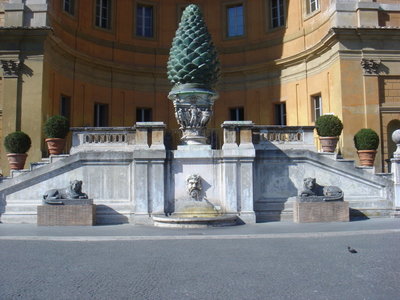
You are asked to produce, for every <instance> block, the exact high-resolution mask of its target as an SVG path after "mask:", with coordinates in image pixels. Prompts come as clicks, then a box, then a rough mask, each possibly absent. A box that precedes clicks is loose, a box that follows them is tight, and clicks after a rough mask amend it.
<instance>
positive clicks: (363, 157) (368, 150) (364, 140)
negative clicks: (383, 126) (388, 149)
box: [354, 128, 379, 167]
mask: <svg viewBox="0 0 400 300" xmlns="http://www.w3.org/2000/svg"><path fill="white" fill-rule="evenodd" d="M354 146H355V147H356V149H357V154H358V158H359V159H360V164H361V165H362V166H366V167H372V166H373V165H374V161H375V155H376V152H377V151H376V149H378V146H379V136H378V134H377V133H376V132H375V131H374V130H372V129H370V128H363V129H360V130H359V131H358V132H357V133H356V134H355V135H354Z"/></svg>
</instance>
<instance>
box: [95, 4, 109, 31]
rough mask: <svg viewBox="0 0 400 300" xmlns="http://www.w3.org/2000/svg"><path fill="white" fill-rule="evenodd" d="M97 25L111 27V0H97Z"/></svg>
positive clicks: (105, 27)
mask: <svg viewBox="0 0 400 300" xmlns="http://www.w3.org/2000/svg"><path fill="white" fill-rule="evenodd" d="M96 26H97V27H100V28H104V29H110V28H111V0H96Z"/></svg>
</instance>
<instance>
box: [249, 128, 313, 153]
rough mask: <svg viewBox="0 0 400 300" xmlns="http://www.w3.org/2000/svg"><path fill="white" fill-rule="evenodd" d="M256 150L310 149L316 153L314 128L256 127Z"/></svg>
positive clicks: (254, 133) (254, 135)
mask: <svg viewBox="0 0 400 300" xmlns="http://www.w3.org/2000/svg"><path fill="white" fill-rule="evenodd" d="M253 142H254V144H255V148H256V149H260V150H261V149H265V150H270V149H276V148H278V149H290V148H292V149H308V150H313V151H315V150H316V148H315V144H314V126H281V125H263V126H254V129H253Z"/></svg>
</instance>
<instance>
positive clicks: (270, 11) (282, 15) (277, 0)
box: [268, 0, 287, 30]
mask: <svg viewBox="0 0 400 300" xmlns="http://www.w3.org/2000/svg"><path fill="white" fill-rule="evenodd" d="M273 1H276V2H277V3H278V4H280V3H282V8H280V5H277V8H278V11H279V12H281V11H282V14H281V15H280V16H279V17H278V23H279V24H278V25H277V26H274V24H273V22H274V17H273V7H272V4H273ZM286 3H287V1H286V0H268V12H269V26H268V28H269V29H273V30H274V29H280V28H286V11H287V6H286V5H287V4H286ZM281 19H283V21H282V22H283V23H282V24H281Z"/></svg>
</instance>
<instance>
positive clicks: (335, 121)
mask: <svg viewBox="0 0 400 300" xmlns="http://www.w3.org/2000/svg"><path fill="white" fill-rule="evenodd" d="M315 127H316V129H317V132H318V135H319V136H323V137H325V136H339V135H340V134H341V133H342V130H343V123H342V121H340V119H339V118H338V117H337V116H335V115H323V116H320V117H319V118H318V119H317V121H316V122H315Z"/></svg>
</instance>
